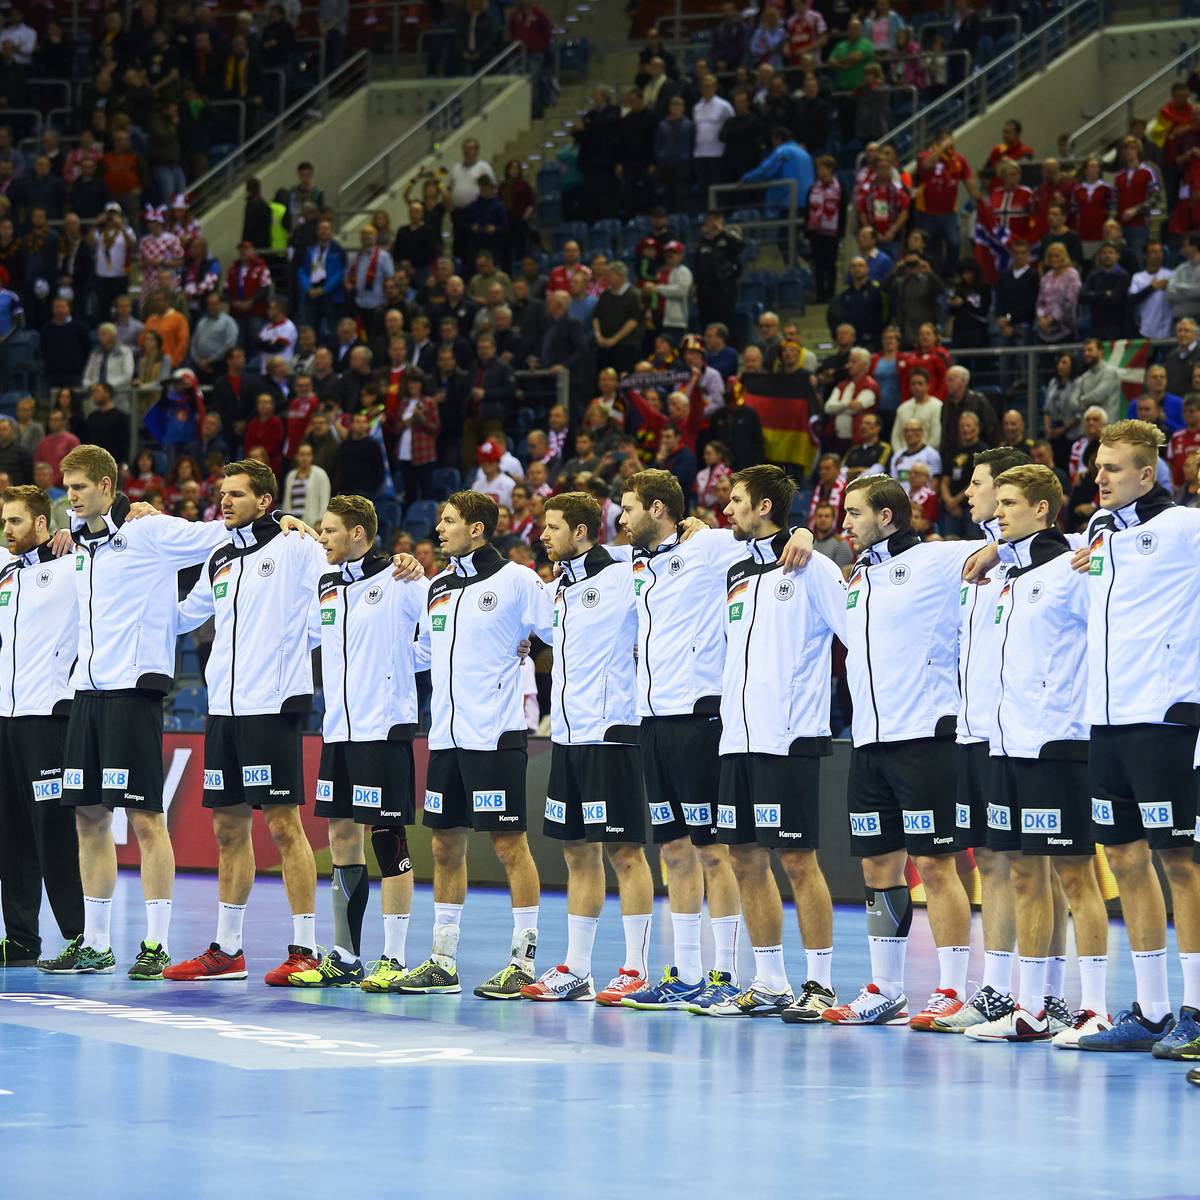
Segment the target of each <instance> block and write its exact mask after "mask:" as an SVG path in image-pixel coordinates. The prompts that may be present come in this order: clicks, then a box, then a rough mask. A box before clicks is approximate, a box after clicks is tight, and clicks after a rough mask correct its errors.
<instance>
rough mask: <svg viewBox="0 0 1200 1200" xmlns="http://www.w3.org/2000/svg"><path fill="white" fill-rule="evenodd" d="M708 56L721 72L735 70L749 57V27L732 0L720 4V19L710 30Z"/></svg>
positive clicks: (715, 67)
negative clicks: (710, 38)
mask: <svg viewBox="0 0 1200 1200" xmlns="http://www.w3.org/2000/svg"><path fill="white" fill-rule="evenodd" d="M709 57H710V60H711V62H712V64H713V67H714V69H715V70H717V71H718V72H721V73H722V74H723V73H725V72H728V71H735V70H737V68H738V67H740V66H743V65H744V64H745V63H746V62H747V60H748V59H749V57H750V28H749V26H748V25H747V24H746V22H745V21H743V20H742V17H741V14H740V13H739V12H738V7H737V5H736V4H735V3H734V2H733V0H724V3H723V4H722V5H721V21H720V24H718V25H717V27H716V28H715V29H714V30H713V31H712V41H711V43H710V46H709Z"/></svg>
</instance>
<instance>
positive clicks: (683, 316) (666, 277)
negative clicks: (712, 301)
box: [596, 242, 692, 345]
mask: <svg viewBox="0 0 1200 1200" xmlns="http://www.w3.org/2000/svg"><path fill="white" fill-rule="evenodd" d="M663 251H664V253H663V270H662V272H661V273H660V275H659V280H660V281H659V282H658V283H656V284H654V285H653V286H652V287H651V288H650V289H648V294H649V295H650V296H651V298H652V299H653V298H654V297H658V298H660V299H661V300H662V304H663V310H662V323H661V329H662V332H663V333H665V334H666V335H667V337H669V338H670V339H671V341H672V342H673V343H675V344H676V345H677V344H678V343H679V341H680V339H681V338H682V337H683V335H684V334H685V333H687V328H688V302H689V300H690V298H691V294H692V272H691V270H690V268H688V267H687V266H686V265H685V263H684V261H683V243H682V242H668V243H667V244H666V246H664V247H663ZM630 311H632V309H631V310H630ZM596 344H597V345H602V343H601V341H600V333H599V327H598V326H597V334H596Z"/></svg>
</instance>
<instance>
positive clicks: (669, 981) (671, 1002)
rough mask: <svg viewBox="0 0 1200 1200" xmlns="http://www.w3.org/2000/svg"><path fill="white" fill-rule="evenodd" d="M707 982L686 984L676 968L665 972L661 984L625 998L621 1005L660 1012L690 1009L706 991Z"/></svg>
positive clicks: (670, 968) (667, 969)
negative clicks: (671, 1009) (672, 1009)
mask: <svg viewBox="0 0 1200 1200" xmlns="http://www.w3.org/2000/svg"><path fill="white" fill-rule="evenodd" d="M704 987H705V981H704V980H703V979H702V980H700V982H699V983H684V982H683V980H682V979H680V978H679V972H678V971H677V970H676V969H675V968H674V967H667V968H666V970H664V971H663V977H662V980H661V982H659V983H656V984H653V985H651V986H648V987H645V988H643V989H642V990H641V991H640V992H634V993H633V995H632V996H623V997H622V998H621V1004H622V1006H623V1007H625V1008H642V1009H648V1010H650V1011H654V1012H660V1011H662V1010H664V1009H669V1008H690V1007H691V1004H692V1002H693V1001H694V1000H695V999H696V997H697V996H699V995H700V993H701V992H702V991H704Z"/></svg>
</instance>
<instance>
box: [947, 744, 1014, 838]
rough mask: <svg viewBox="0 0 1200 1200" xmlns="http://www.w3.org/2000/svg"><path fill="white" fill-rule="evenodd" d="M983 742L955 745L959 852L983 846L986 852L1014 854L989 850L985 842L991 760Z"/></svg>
mask: <svg viewBox="0 0 1200 1200" xmlns="http://www.w3.org/2000/svg"><path fill="white" fill-rule="evenodd" d="M989 751H990V747H989V746H988V743H987V742H960V743H958V751H957V753H958V802H957V804H956V806H955V811H954V824H955V827H956V828H957V829H958V847H959V849H960V850H975V849H977V848H978V847H980V846H986V847H988V849H990V850H1016V849H1018V848H1019V847H1018V846H1017V840H1016V839H1014V841H1013V844H1012V845H1011V846H993V845H992V844H991V842H990V841H989V840H988V802H989V800H990V798H991V790H992V788H991V779H992V770H993V766H992V757H991V754H990V752H989Z"/></svg>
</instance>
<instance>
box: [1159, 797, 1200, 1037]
mask: <svg viewBox="0 0 1200 1200" xmlns="http://www.w3.org/2000/svg"><path fill="white" fill-rule="evenodd" d="M1175 820H1176V822H1180V817H1179V816H1178V815H1176V817H1175ZM1193 820H1194V818H1193ZM1180 823H1181V822H1180ZM1155 853H1156V854H1157V855H1158V860H1159V862H1160V863H1161V865H1162V870H1163V874H1164V875H1165V876H1166V877H1167V884H1168V886H1169V887H1170V889H1171V915H1172V918H1173V920H1174V924H1175V939H1176V941H1177V943H1178V945H1179V959H1180V965H1181V967H1182V968H1183V1002H1182V1004H1181V1005H1180V1008H1179V1018H1178V1020H1177V1021H1176V1022H1175V1027H1174V1028H1173V1029H1172V1030H1171V1031H1170V1032H1169V1033H1168V1034H1167V1036H1166V1037H1164V1038H1163V1039H1162V1040H1161V1041H1159V1042H1156V1043H1155V1045H1154V1050H1153V1053H1154V1056H1155V1057H1156V1058H1179V1057H1181V1055H1180V1054H1178V1053H1177V1051H1181V1050H1183V1049H1184V1048H1190V1049H1189V1053H1190V1054H1191V1055H1192V1056H1193V1057H1194V1056H1195V1054H1196V1052H1197V1048H1200V866H1198V865H1197V864H1196V862H1195V860H1194V858H1193V851H1192V849H1191V847H1185V846H1172V847H1164V848H1162V849H1159V850H1156V851H1155Z"/></svg>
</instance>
